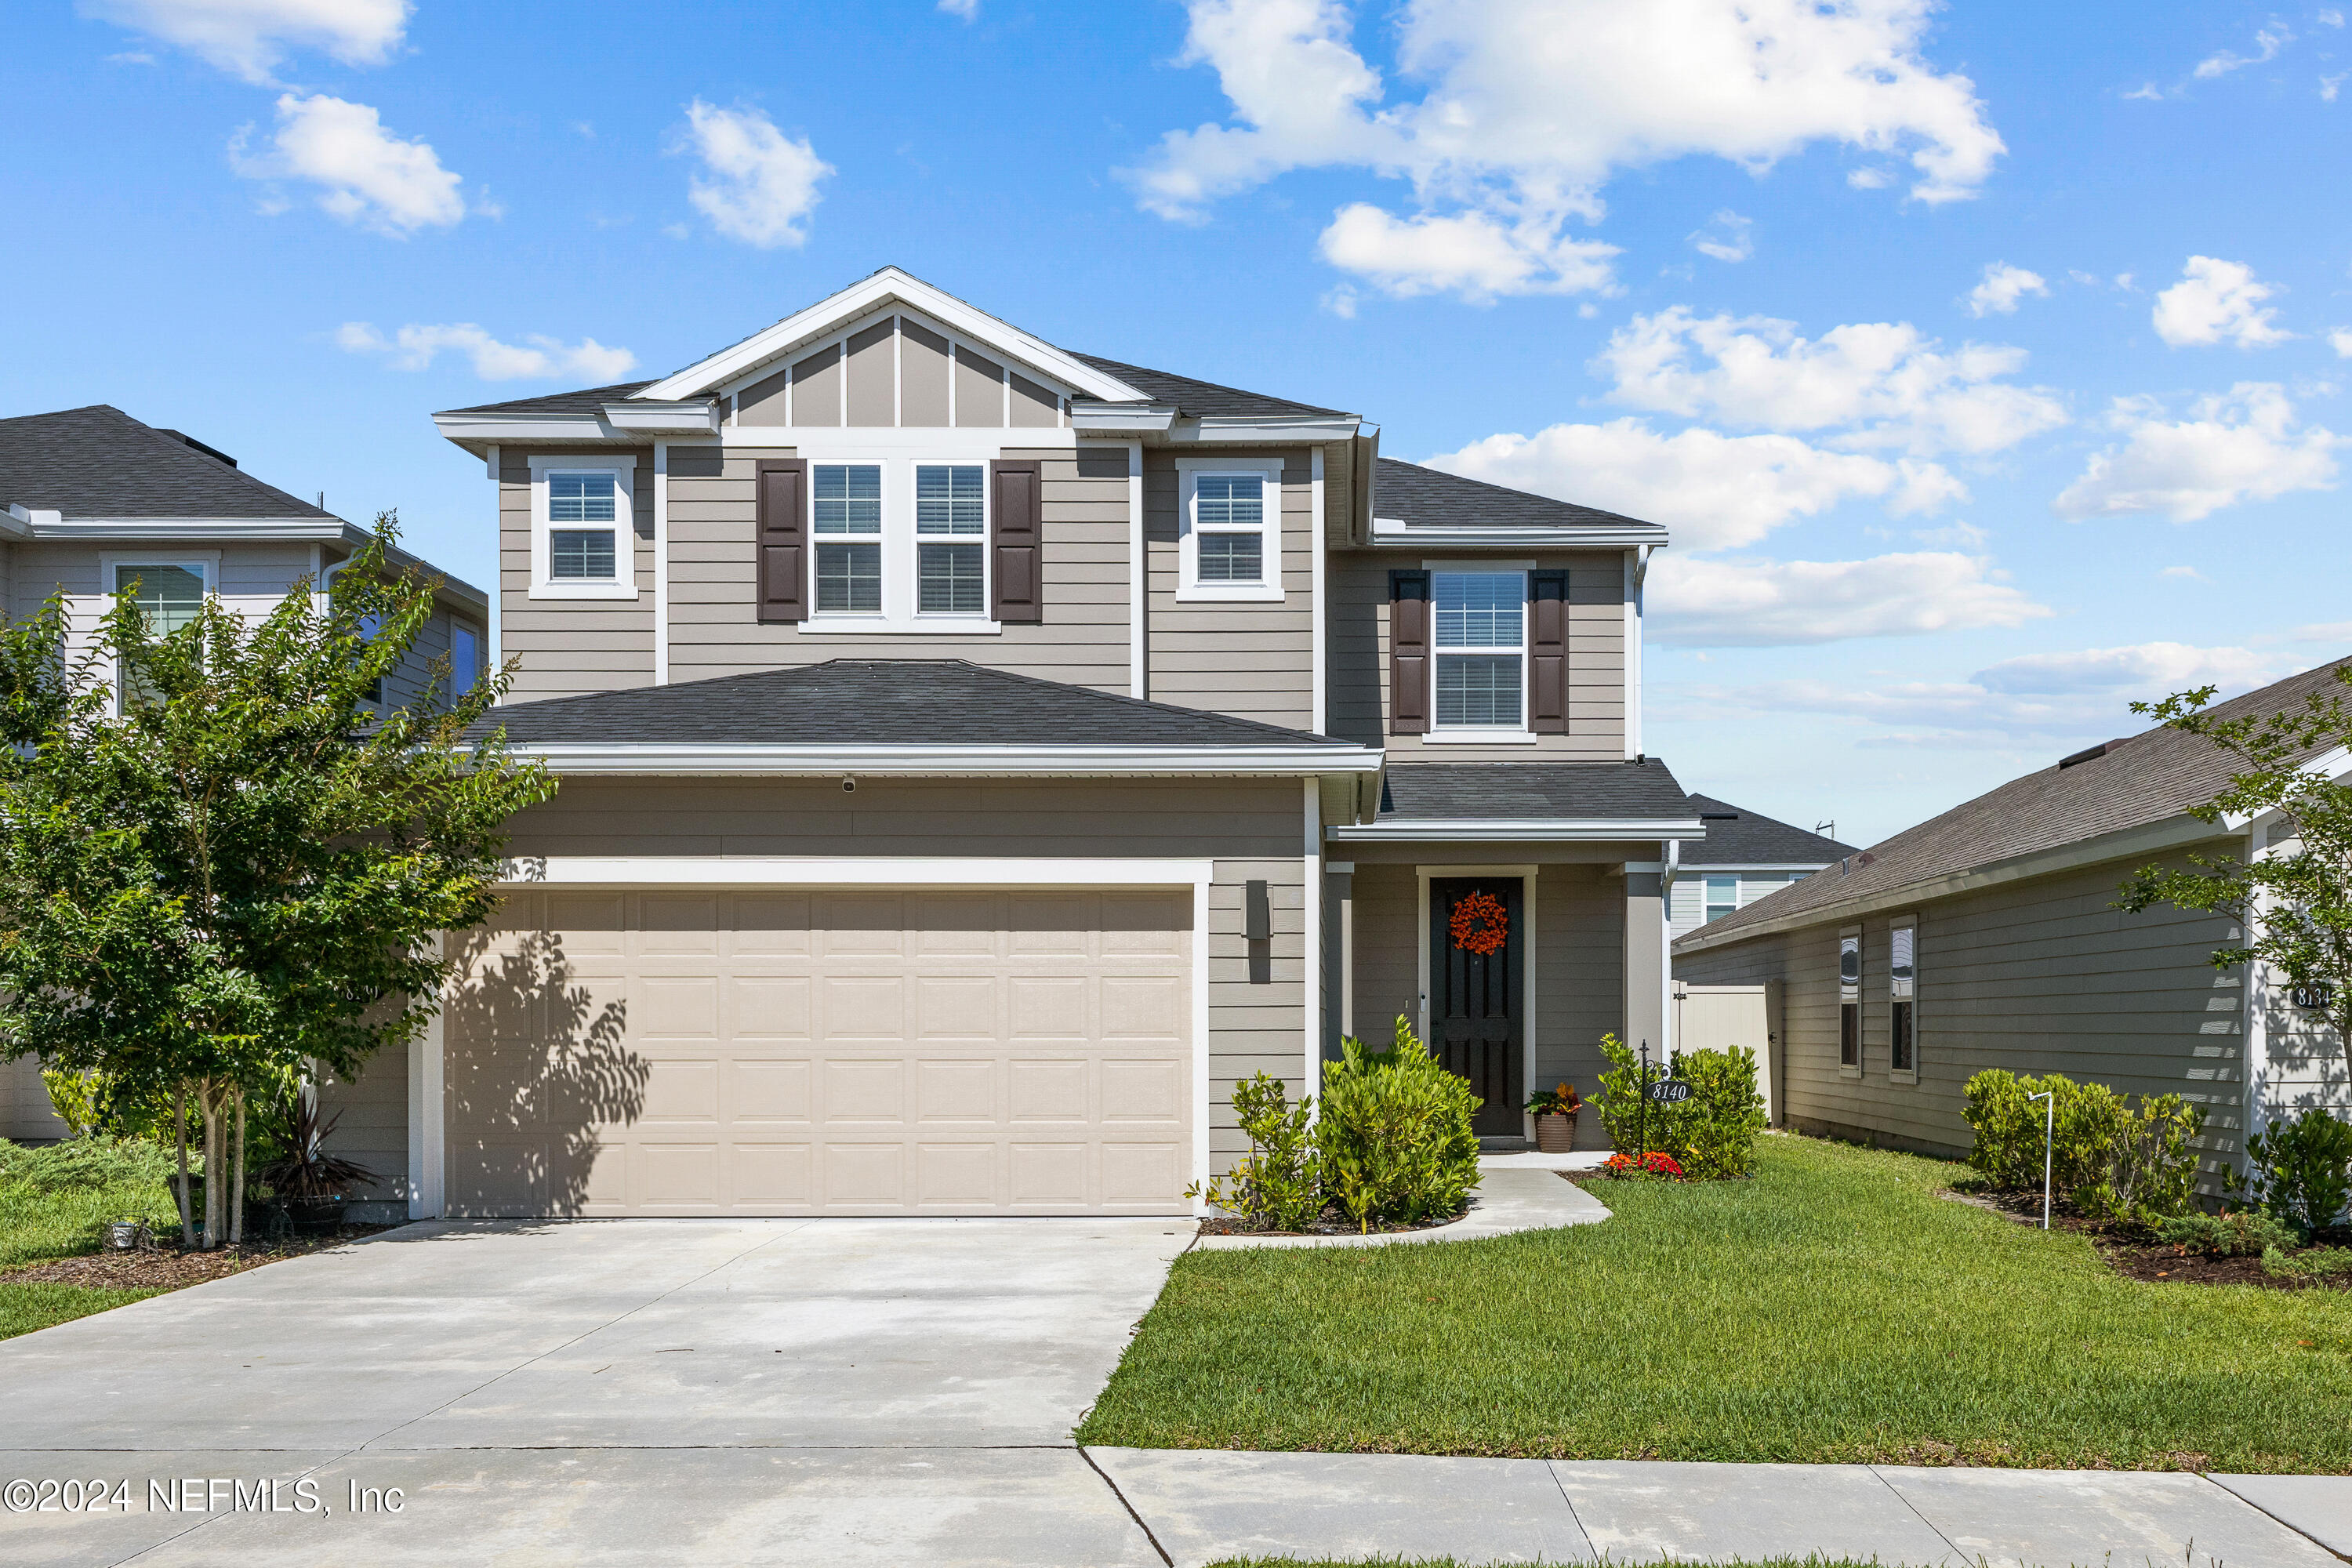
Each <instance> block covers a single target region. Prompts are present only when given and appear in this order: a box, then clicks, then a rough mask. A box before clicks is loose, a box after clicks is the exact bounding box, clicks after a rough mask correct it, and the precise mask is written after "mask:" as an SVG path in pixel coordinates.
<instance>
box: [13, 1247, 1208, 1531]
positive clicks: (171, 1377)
mask: <svg viewBox="0 0 2352 1568" xmlns="http://www.w3.org/2000/svg"><path fill="white" fill-rule="evenodd" d="M1191 1230H1192V1226H1190V1225H1189V1224H1185V1223H1182V1222H1177V1221H1166V1220H1093V1221H1089V1220H888V1221H860V1220H761V1221H730V1220H620V1221H605V1222H593V1221H591V1222H575V1223H569V1224H560V1225H512V1224H509V1225H489V1224H481V1225H457V1224H439V1223H436V1224H425V1225H415V1226H406V1227H404V1228H402V1229H400V1230H396V1231H392V1232H388V1233H386V1234H385V1235H383V1236H382V1237H375V1238H373V1239H371V1240H369V1241H366V1242H363V1243H361V1244H358V1245H355V1246H352V1247H347V1248H343V1249H341V1250H339V1251H337V1252H334V1253H331V1254H326V1255H321V1256H317V1257H312V1258H300V1259H296V1260H292V1261H289V1262H285V1263H277V1264H272V1265H270V1266H268V1268H260V1269H257V1270H255V1271H254V1272H252V1273H250V1274H247V1275H244V1276H241V1277H237V1278H234V1279H224V1280H220V1281H217V1282H215V1283H213V1284H209V1285H202V1286H197V1287H195V1288H194V1289H187V1290H183V1291H180V1292H177V1293H175V1294H173V1295H169V1296H163V1297H158V1298H156V1299H154V1300H149V1301H142V1302H140V1303H138V1304H136V1305H134V1306H131V1307H126V1308H123V1309H121V1310H116V1311H112V1312H107V1313H102V1314H100V1315H99V1316H97V1317H93V1318H85V1319H82V1320H80V1321H76V1322H72V1323H68V1324H65V1325H62V1326H60V1327H58V1328H55V1329H49V1330H45V1331H42V1332H39V1333H37V1334H29V1335H26V1336H24V1337H23V1338H20V1339H16V1340H12V1341H8V1342H0V1394H5V1399H4V1400H0V1488H6V1489H7V1490H6V1491H5V1493H0V1502H5V1504H6V1507H5V1509H0V1562H6V1563H12V1564H26V1565H29V1564H35V1563H43V1564H47V1563H74V1564H84V1563H88V1564H99V1563H121V1562H125V1561H130V1560H131V1559H133V1558H135V1559H136V1560H137V1561H138V1562H139V1563H142V1564H148V1563H152V1564H169V1563H236V1564H239V1565H242V1568H257V1565H263V1564H271V1563H280V1562H283V1563H298V1562H299V1563H315V1562H319V1561H321V1560H329V1559H338V1558H340V1559H352V1558H358V1559H361V1560H369V1561H374V1562H378V1563H409V1562H415V1563H446V1562H449V1561H452V1560H453V1558H455V1557H462V1558H463V1559H465V1560H467V1561H470V1562H477V1563H518V1564H520V1563H533V1564H537V1563H642V1562H648V1561H665V1562H692V1563H737V1562H750V1561H761V1562H770V1563H779V1562H824V1563H869V1562H870V1563H892V1564H901V1563H917V1562H948V1561H953V1562H959V1563H998V1562H1001V1563H1024V1564H1037V1563H1074V1564H1076V1563H1084V1564H1108V1563H1159V1562H1160V1561H1161V1559H1160V1555H1159V1553H1158V1552H1156V1551H1155V1550H1154V1549H1153V1547H1152V1545H1151V1543H1150V1541H1149V1540H1148V1538H1147V1537H1146V1536H1145V1534H1144V1532H1143V1531H1142V1530H1141V1528H1140V1527H1139V1525H1138V1524H1137V1523H1136V1522H1135V1521H1134V1519H1133V1517H1132V1516H1131V1515H1129V1513H1128V1511H1127V1510H1126V1509H1125V1507H1124V1506H1123V1505H1122V1504H1121V1502H1120V1501H1119V1500H1118V1496H1117V1495H1116V1494H1115V1493H1114V1492H1113V1491H1112V1490H1111V1489H1109V1488H1108V1486H1107V1485H1106V1484H1105V1483H1104V1481H1103V1480H1102V1479H1101V1478H1100V1477H1099V1476H1097V1474H1096V1473H1095V1472H1094V1471H1093V1469H1092V1468H1090V1467H1089V1465H1088V1462H1087V1458H1085V1457H1084V1456H1083V1455H1081V1454H1080V1453H1079V1452H1078V1451H1077V1449H1076V1447H1075V1446H1073V1445H1072V1443H1071V1441H1070V1430H1071V1428H1072V1426H1074V1425H1076V1422H1077V1421H1078V1419H1079V1417H1080V1416H1081V1415H1083V1413H1084V1412H1085V1410H1086V1407H1087V1405H1088V1403H1090V1402H1091V1401H1092V1399H1093V1398H1094V1396H1095V1394H1096V1393H1097V1391H1098V1390H1099V1389H1100V1388H1101V1387H1102V1385H1103V1383H1104V1380H1105V1379H1106V1378H1108V1375H1109V1374H1110V1372H1111V1369H1112V1367H1113V1366H1114V1365H1115V1364H1116V1363H1117V1362H1118V1356H1119V1352H1120V1351H1121V1350H1122V1349H1123V1348H1124V1346H1125V1345H1126V1343H1127V1340H1128V1335H1129V1331H1130V1330H1131V1329H1132V1328H1133V1327H1134V1325H1135V1323H1136V1321H1138V1320H1139V1319H1140V1318H1141V1317H1142V1315H1143V1313H1144V1311H1145V1310H1146V1309H1147V1308H1149V1307H1150V1303H1151V1301H1152V1299H1153V1298H1154V1297H1155V1296H1156V1295H1157V1294H1158V1293H1159V1290H1160V1285H1161V1283H1162V1281H1163V1280H1164V1279H1166V1276H1167V1271H1168V1266H1169V1264H1170V1262H1171V1260H1172V1259H1173V1258H1175V1257H1176V1255H1177V1254H1178V1253H1179V1252H1181V1250H1182V1248H1183V1247H1184V1245H1185V1243H1186V1242H1187V1241H1188V1240H1189V1239H1190V1232H1191ZM19 1480H23V1481H26V1482H29V1483H31V1484H32V1488H33V1489H32V1491H30V1492H27V1491H26V1489H24V1488H22V1487H16V1486H15V1485H14V1483H16V1482H17V1481H19ZM50 1481H54V1482H56V1483H58V1485H57V1488H56V1489H55V1490H54V1491H50V1490H49V1489H47V1488H45V1487H44V1486H43V1484H42V1483H44V1482H50ZM68 1481H79V1482H80V1483H82V1484H80V1485H79V1486H75V1487H68V1486H67V1485H66V1484H65V1483H67V1482H68ZM97 1482H103V1483H104V1488H103V1500H100V1501H99V1502H98V1503H97V1504H96V1505H95V1506H93V1504H92V1496H93V1494H94V1493H96V1492H97V1491H99V1490H100V1489H99V1488H97V1487H95V1486H93V1485H92V1484H91V1483H97ZM122 1482H128V1483H129V1484H128V1487H127V1489H125V1488H122V1487H121V1486H120V1484H119V1483H122ZM305 1482H307V1483H308V1485H307V1487H306V1486H304V1485H303V1484H302V1483H305ZM395 1488H396V1489H398V1493H399V1495H398V1496H397V1497H396V1498H395V1497H394V1496H393V1495H392V1492H393V1489H395ZM28 1500H29V1503H30V1506H28V1507H20V1505H21V1504H25V1503H26V1502H27V1501H28ZM68 1503H79V1510H68V1509H66V1508H65V1507H63V1506H62V1505H64V1504H68ZM45 1505H47V1506H45ZM395 1505H396V1507H395Z"/></svg>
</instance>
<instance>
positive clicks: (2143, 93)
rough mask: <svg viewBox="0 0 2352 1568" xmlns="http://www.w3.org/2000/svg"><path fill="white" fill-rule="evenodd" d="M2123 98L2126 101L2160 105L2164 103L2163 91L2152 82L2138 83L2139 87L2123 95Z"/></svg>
mask: <svg viewBox="0 0 2352 1568" xmlns="http://www.w3.org/2000/svg"><path fill="white" fill-rule="evenodd" d="M2124 97H2125V98H2126V100H2130V99H2139V100H2142V101H2144V102H2147V103H2162V102H2163V101H2164V89H2162V88H2160V87H2158V86H2157V85H2156V83H2154V82H2152V81H2144V82H2142V83H2140V84H2139V86H2137V87H2136V88H2134V89H2131V90H2130V91H2129V92H2127V93H2126V94H2124Z"/></svg>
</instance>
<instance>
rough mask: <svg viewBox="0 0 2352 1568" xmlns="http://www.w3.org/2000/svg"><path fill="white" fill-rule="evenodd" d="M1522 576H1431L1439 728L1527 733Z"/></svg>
mask: <svg viewBox="0 0 2352 1568" xmlns="http://www.w3.org/2000/svg"><path fill="white" fill-rule="evenodd" d="M1527 596H1528V578H1527V574H1526V573H1524V572H1433V573H1432V574H1430V598H1431V600H1432V602H1433V603H1432V607H1433V610H1434V611H1435V616H1434V618H1435V621H1436V626H1435V628H1434V629H1435V632H1436V637H1435V639H1434V641H1435V644H1436V647H1435V649H1434V654H1435V657H1434V658H1433V661H1432V662H1433V665H1434V666H1435V668H1434V671H1433V676H1434V680H1435V685H1436V698H1437V700H1436V705H1435V716H1436V721H1437V722H1436V728H1437V729H1438V730H1439V731H1446V730H1455V731H1465V730H1485V731H1508V732H1511V733H1514V734H1516V733H1517V732H1519V731H1523V730H1524V729H1525V728H1526V726H1527V721H1526V714H1527V635H1528V633H1527V626H1528V615H1527Z"/></svg>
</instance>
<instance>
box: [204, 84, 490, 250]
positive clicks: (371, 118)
mask: <svg viewBox="0 0 2352 1568" xmlns="http://www.w3.org/2000/svg"><path fill="white" fill-rule="evenodd" d="M252 130H253V128H252V127H250V126H248V127H247V128H246V129H245V130H244V131H241V132H238V133H237V135H236V139H235V140H234V141H232V142H230V143H229V157H230V162H231V163H232V164H233V166H234V167H235V168H236V172H237V173H238V174H242V175H244V176H246V177H247V179H258V180H305V181H308V182H310V184H315V185H318V186H319V187H320V195H319V205H320V206H321V207H323V208H324V209H326V210H327V211H328V212H330V213H331V214H333V215H334V216H336V217H339V218H341V219H342V220H343V221H344V222H345V223H356V224H361V225H363V226H366V227H369V228H373V229H375V230H377V231H378V232H380V233H383V234H390V235H395V236H401V237H405V236H407V235H409V234H412V233H414V232H415V231H416V230H417V229H419V228H427V227H434V228H444V227H446V226H449V225H451V224H454V223H456V222H457V220H458V219H460V218H462V217H464V216H466V202H465V198H464V197H463V196H461V195H458V192H457V186H458V184H459V181H458V177H457V175H456V174H453V173H451V172H450V171H449V170H447V169H445V168H443V167H442V166H441V160H440V158H439V156H438V155H437V154H436V153H434V151H433V149H432V147H430V146H429V145H427V144H426V143H425V142H404V141H403V140H401V139H400V138H399V137H397V136H394V134H393V133H392V132H389V131H387V130H385V129H384V126H383V120H382V119H381V118H380V117H379V116H378V115H377V113H376V111H375V110H373V109H371V108H369V107H368V106H367V105H366V104H364V103H350V102H346V101H345V100H342V99H340V98H330V97H328V96H327V95H326V94H324V93H314V94H312V95H311V96H310V97H309V98H300V97H297V96H296V95H295V94H293V93H290V92H289V93H286V94H283V95H282V96H280V97H279V99H278V129H277V131H276V132H275V133H274V134H273V135H272V136H271V138H270V141H269V145H268V149H267V150H266V151H263V152H259V153H253V152H249V151H248V148H249V146H250V144H251V141H252Z"/></svg>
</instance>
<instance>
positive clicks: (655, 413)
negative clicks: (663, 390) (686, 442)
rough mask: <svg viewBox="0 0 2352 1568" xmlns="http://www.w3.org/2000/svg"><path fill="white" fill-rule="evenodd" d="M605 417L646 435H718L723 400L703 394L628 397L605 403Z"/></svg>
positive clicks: (628, 429)
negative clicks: (642, 399)
mask: <svg viewBox="0 0 2352 1568" xmlns="http://www.w3.org/2000/svg"><path fill="white" fill-rule="evenodd" d="M604 418H605V420H606V421H607V422H608V423H609V424H611V425H612V426H613V427H614V428H615V429H617V430H627V431H632V432H636V433H640V434H644V435H652V436H664V435H677V436H716V435H717V434H719V400H718V399H717V398H715V397H703V398H683V399H678V400H675V401H669V402H659V403H656V402H651V401H646V402H639V401H636V400H634V399H619V400H616V401H614V402H611V403H607V404H605V405H604Z"/></svg>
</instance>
